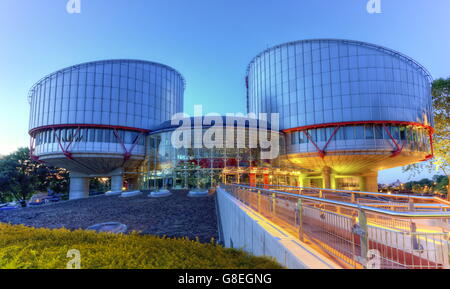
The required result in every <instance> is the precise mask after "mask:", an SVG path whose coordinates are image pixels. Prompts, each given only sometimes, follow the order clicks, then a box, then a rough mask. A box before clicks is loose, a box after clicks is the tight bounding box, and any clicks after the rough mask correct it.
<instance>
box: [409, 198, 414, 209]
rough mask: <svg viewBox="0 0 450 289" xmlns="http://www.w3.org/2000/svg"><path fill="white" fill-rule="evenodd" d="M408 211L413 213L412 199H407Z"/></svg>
mask: <svg viewBox="0 0 450 289" xmlns="http://www.w3.org/2000/svg"><path fill="white" fill-rule="evenodd" d="M408 209H409V211H410V212H414V200H413V199H412V198H408Z"/></svg>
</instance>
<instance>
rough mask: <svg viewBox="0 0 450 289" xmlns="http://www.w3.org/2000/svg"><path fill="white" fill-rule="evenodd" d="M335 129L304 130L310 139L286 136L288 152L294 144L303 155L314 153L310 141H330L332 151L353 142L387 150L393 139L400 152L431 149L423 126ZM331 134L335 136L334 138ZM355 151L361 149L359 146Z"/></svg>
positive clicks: (372, 126)
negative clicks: (401, 150) (360, 142)
mask: <svg viewBox="0 0 450 289" xmlns="http://www.w3.org/2000/svg"><path fill="white" fill-rule="evenodd" d="M335 130H336V127H327V128H318V129H310V130H307V131H306V132H307V134H308V136H309V137H308V136H307V135H306V134H305V132H303V131H297V132H293V133H289V134H288V136H289V137H288V142H289V143H290V144H291V146H289V150H290V151H288V153H292V152H295V146H296V145H300V147H301V148H302V150H301V151H302V152H316V151H317V148H316V147H315V146H314V144H313V143H312V142H314V143H316V144H320V143H326V142H328V141H329V140H330V139H331V141H330V145H331V147H330V148H331V149H335V150H339V149H348V147H346V146H345V144H344V145H342V147H341V148H339V146H340V142H342V143H345V141H354V140H358V141H364V142H365V143H367V145H368V147H369V148H372V149H380V150H386V149H387V150H389V149H392V146H393V142H392V139H394V140H395V142H396V143H398V144H400V145H401V147H402V148H403V150H411V151H421V152H429V151H430V150H431V147H430V136H429V131H428V130H427V129H425V128H422V127H414V126H407V125H379V124H366V125H350V126H349V125H347V126H343V127H340V128H339V129H338V130H336V133H335ZM333 133H335V134H334V136H333ZM332 136H333V137H332ZM352 144H354V142H352ZM358 148H360V149H361V144H360V145H359V146H358Z"/></svg>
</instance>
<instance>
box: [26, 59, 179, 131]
mask: <svg viewBox="0 0 450 289" xmlns="http://www.w3.org/2000/svg"><path fill="white" fill-rule="evenodd" d="M184 85H185V84H184V79H183V77H182V76H181V75H180V74H179V73H178V72H177V71H175V70H174V69H172V68H170V67H168V66H165V65H162V64H157V63H152V62H146V61H134V60H110V61H98V62H92V63H86V64H80V65H76V66H73V67H70V68H66V69H63V70H60V71H58V72H55V73H53V74H51V75H49V76H47V77H45V78H44V79H42V80H41V81H40V82H38V83H37V84H36V85H35V86H34V87H33V88H32V89H31V91H30V95H29V102H30V105H31V114H30V129H34V128H38V127H45V126H50V125H60V124H92V125H112V126H123V127H131V128H140V129H152V128H153V127H155V126H157V125H159V124H160V123H162V122H163V121H165V120H167V119H170V117H171V116H172V115H173V114H174V113H178V112H181V111H182V110H183V93H184Z"/></svg>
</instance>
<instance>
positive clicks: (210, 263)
mask: <svg viewBox="0 0 450 289" xmlns="http://www.w3.org/2000/svg"><path fill="white" fill-rule="evenodd" d="M71 249H76V250H78V251H80V253H81V268H84V269H88V268H89V269H97V268H103V269H210V268H211V269H235V268H239V269H265V268H275V269H278V268H281V266H280V265H278V264H277V263H275V262H273V261H272V260H270V259H268V258H261V257H254V256H251V255H249V254H247V253H244V252H242V251H237V250H233V249H226V248H223V247H222V246H218V245H215V244H213V243H211V244H202V243H199V242H197V241H192V240H188V239H168V238H159V237H155V236H148V235H139V234H137V233H132V234H129V235H114V234H107V233H101V234H98V233H95V232H92V231H84V230H77V231H73V232H72V231H69V230H66V229H58V230H50V229H35V228H29V227H25V226H12V225H7V224H2V223H0V268H3V269H7V268H14V269H16V268H17V269H28V268H29V269H64V268H66V264H67V262H68V261H69V260H70V258H67V257H66V256H67V252H68V251H69V250H71Z"/></svg>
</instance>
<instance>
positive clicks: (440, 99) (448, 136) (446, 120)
mask: <svg viewBox="0 0 450 289" xmlns="http://www.w3.org/2000/svg"><path fill="white" fill-rule="evenodd" d="M449 91H450V78H447V79H442V78H440V79H437V80H436V81H434V83H433V106H434V122H435V124H434V128H435V136H434V153H435V159H434V162H433V163H434V165H435V166H436V168H438V169H440V170H442V171H443V172H444V174H445V175H446V176H447V178H448V179H449V181H450V94H449ZM449 183H450V182H449ZM447 194H448V198H449V200H450V186H448V187H447Z"/></svg>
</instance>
